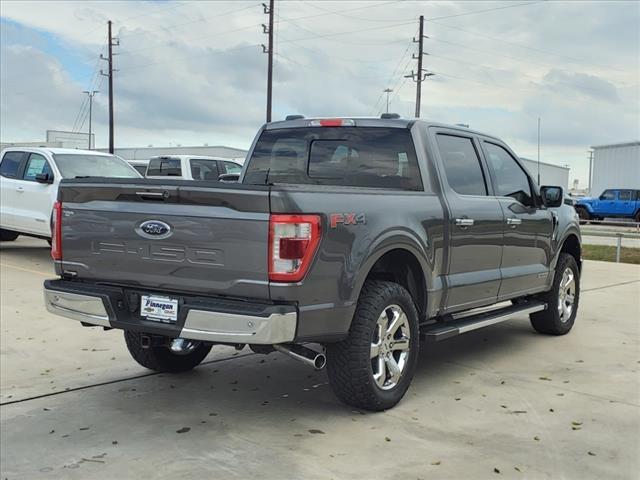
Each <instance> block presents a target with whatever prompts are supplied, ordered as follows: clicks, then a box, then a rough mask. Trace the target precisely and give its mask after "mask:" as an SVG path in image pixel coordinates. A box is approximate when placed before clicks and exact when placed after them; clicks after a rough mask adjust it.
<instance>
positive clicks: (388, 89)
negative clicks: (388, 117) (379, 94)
mask: <svg viewBox="0 0 640 480" xmlns="http://www.w3.org/2000/svg"><path fill="white" fill-rule="evenodd" d="M383 92H384V93H386V94H387V113H389V94H390V93H391V92H393V90H392V89H391V88H385V89H384V90H383Z"/></svg>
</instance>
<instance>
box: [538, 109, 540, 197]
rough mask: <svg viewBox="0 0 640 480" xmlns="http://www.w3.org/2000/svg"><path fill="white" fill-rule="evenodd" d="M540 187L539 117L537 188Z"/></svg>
mask: <svg viewBox="0 0 640 480" xmlns="http://www.w3.org/2000/svg"><path fill="white" fill-rule="evenodd" d="M539 185H540V117H538V186H539Z"/></svg>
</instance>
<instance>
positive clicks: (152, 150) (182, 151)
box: [97, 145, 247, 162]
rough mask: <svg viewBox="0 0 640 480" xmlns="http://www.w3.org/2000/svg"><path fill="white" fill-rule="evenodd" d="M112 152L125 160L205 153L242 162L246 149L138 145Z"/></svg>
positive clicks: (105, 150)
mask: <svg viewBox="0 0 640 480" xmlns="http://www.w3.org/2000/svg"><path fill="white" fill-rule="evenodd" d="M97 150H98V151H100V152H108V151H109V149H108V148H98V149H97ZM113 153H114V154H115V155H118V156H119V157H122V158H124V159H125V160H129V161H131V160H149V159H150V158H151V157H157V156H159V155H206V156H209V157H221V158H232V159H235V160H240V161H241V162H244V158H245V156H246V155H247V151H246V150H242V149H240V148H234V147H225V146H222V145H215V146H211V147H210V146H208V145H200V146H194V147H140V148H115V149H114V151H113Z"/></svg>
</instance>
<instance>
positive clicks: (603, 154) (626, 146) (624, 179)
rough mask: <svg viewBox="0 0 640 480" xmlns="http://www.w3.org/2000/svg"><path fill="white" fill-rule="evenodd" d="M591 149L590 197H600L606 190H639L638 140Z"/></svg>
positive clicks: (639, 155) (639, 159)
mask: <svg viewBox="0 0 640 480" xmlns="http://www.w3.org/2000/svg"><path fill="white" fill-rule="evenodd" d="M591 148H592V149H593V163H592V165H591V178H590V179H589V185H590V195H592V196H597V195H600V194H601V193H602V192H603V191H604V190H606V189H607V188H630V189H640V141H639V140H636V141H634V142H626V143H616V144H612V145H597V146H595V147H591Z"/></svg>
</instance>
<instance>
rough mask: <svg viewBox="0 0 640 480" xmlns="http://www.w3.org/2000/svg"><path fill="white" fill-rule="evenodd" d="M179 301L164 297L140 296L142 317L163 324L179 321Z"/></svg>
mask: <svg viewBox="0 0 640 480" xmlns="http://www.w3.org/2000/svg"><path fill="white" fill-rule="evenodd" d="M178 307H179V299H178V298H174V297H167V296H164V295H153V294H149V295H140V316H141V317H143V318H144V319H146V320H151V321H154V322H161V323H176V322H177V321H178Z"/></svg>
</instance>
